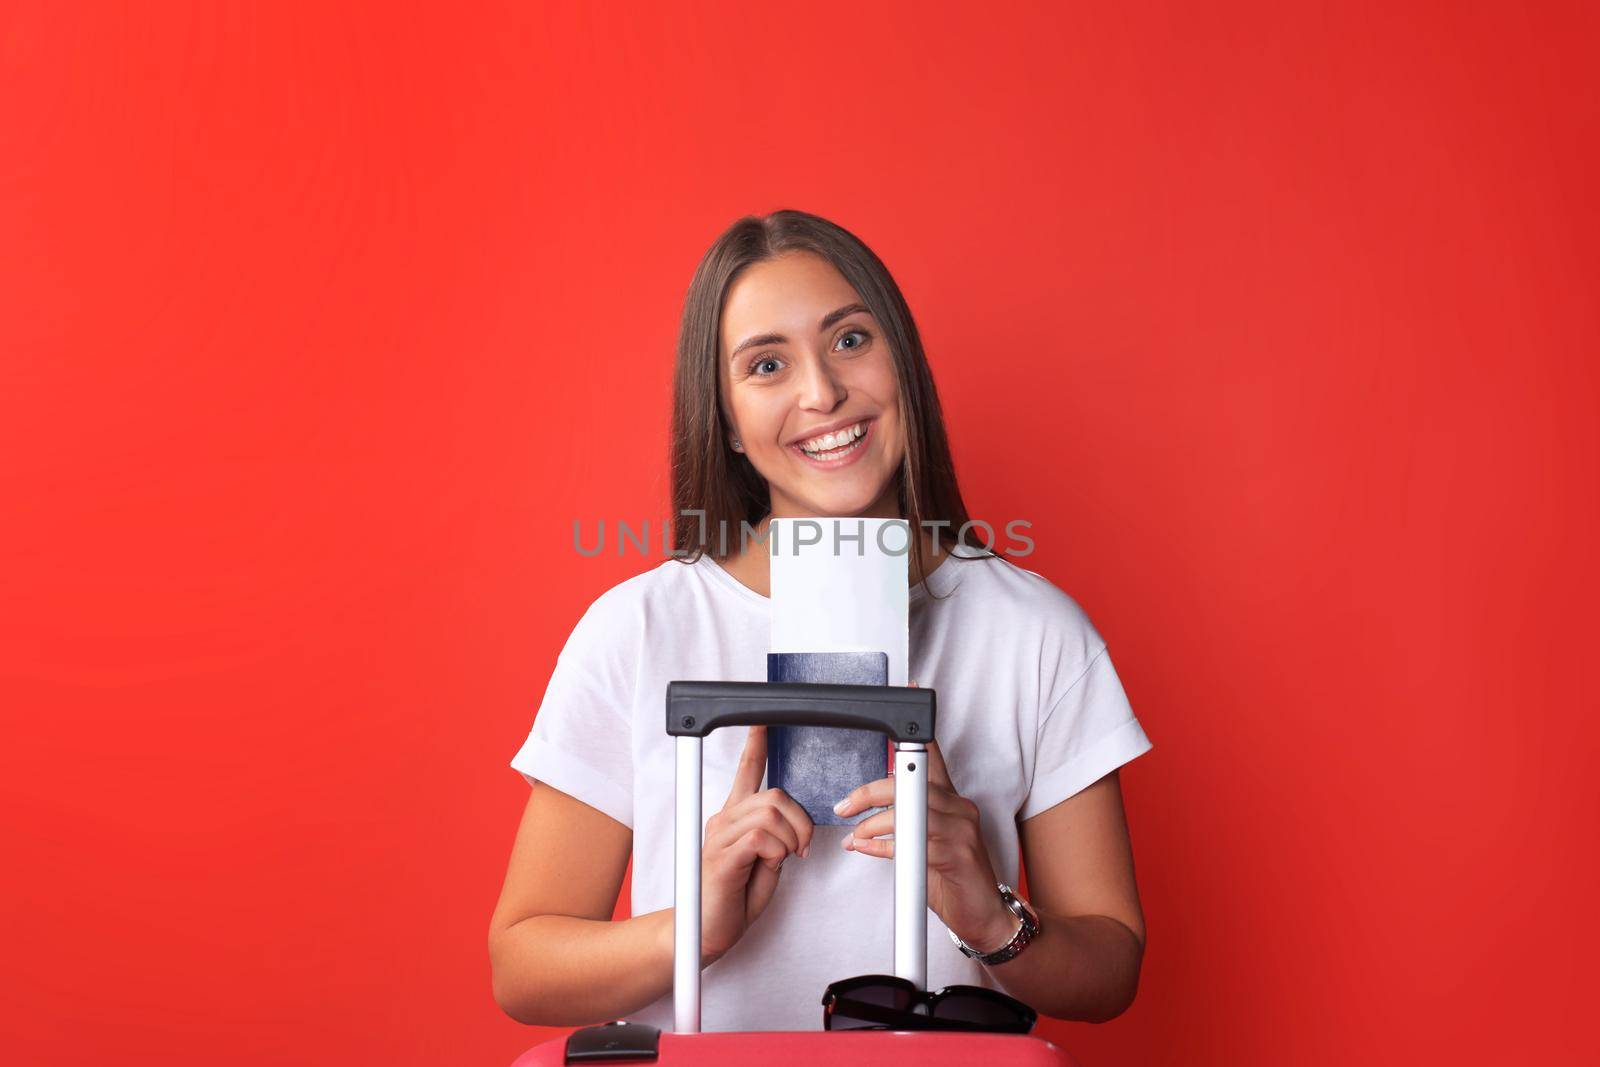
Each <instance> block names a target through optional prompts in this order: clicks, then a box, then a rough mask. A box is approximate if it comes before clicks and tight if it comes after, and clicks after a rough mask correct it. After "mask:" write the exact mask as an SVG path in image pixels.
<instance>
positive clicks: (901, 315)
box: [672, 211, 1000, 595]
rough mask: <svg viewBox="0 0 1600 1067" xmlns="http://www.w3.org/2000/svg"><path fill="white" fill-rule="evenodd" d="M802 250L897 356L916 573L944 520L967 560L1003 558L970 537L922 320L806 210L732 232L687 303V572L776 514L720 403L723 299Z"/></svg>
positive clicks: (677, 380)
mask: <svg viewBox="0 0 1600 1067" xmlns="http://www.w3.org/2000/svg"><path fill="white" fill-rule="evenodd" d="M795 251H806V252H812V253H815V254H816V255H819V256H821V257H822V258H824V259H826V260H827V261H828V262H830V263H832V264H833V266H834V268H835V269H837V270H838V272H839V273H840V274H841V275H843V276H844V280H845V281H847V282H849V283H850V285H851V286H852V287H853V288H854V289H855V291H856V292H857V293H858V294H859V295H860V297H861V302H862V303H863V304H865V305H866V306H867V310H868V311H870V312H871V313H872V316H873V317H874V318H875V319H877V320H878V325H879V327H880V328H881V329H882V330H883V332H884V335H885V336H884V340H885V342H886V343H887V344H888V345H889V350H890V352H891V353H892V355H893V359H894V368H895V378H896V380H897V382H898V383H899V387H900V410H901V413H902V418H903V420H904V424H905V458H904V460H903V461H902V462H901V465H900V470H899V471H898V472H897V473H896V475H895V485H896V489H897V491H898V497H899V508H900V515H901V517H902V518H904V519H905V520H906V521H907V522H908V523H909V524H910V532H911V535H912V536H911V546H912V552H913V553H914V556H913V559H914V560H915V571H914V573H916V574H918V575H924V572H923V566H924V563H925V560H924V555H923V547H922V540H923V539H922V537H921V533H922V531H923V530H925V529H926V528H927V527H925V526H924V523H925V522H931V521H937V520H940V519H943V520H945V521H946V522H948V523H949V524H950V526H949V532H950V533H951V535H952V536H957V535H959V540H960V541H961V543H962V544H964V545H966V546H967V547H969V548H976V549H981V550H984V555H983V556H977V557H963V556H956V557H955V558H957V559H972V558H987V557H988V556H994V553H993V551H992V549H991V548H990V546H988V545H985V544H983V543H982V542H981V541H977V540H976V539H975V536H974V535H975V530H973V529H971V528H969V529H967V530H965V531H963V530H962V527H963V526H964V525H965V524H966V523H967V522H968V515H967V508H966V504H965V503H963V501H962V499H961V487H960V486H959V484H957V481H956V468H955V463H954V462H953V461H952V460H951V458H950V442H949V439H948V438H947V436H946V435H945V429H944V414H943V412H942V411H941V410H940V407H939V394H938V391H937V390H936V389H935V388H934V385H933V372H932V371H931V370H930V369H929V368H928V359H927V356H926V354H925V353H924V352H923V350H922V339H921V338H920V337H919V336H918V335H917V325H916V322H915V321H914V320H913V319H912V317H911V309H910V308H909V307H908V306H907V305H906V301H905V297H904V296H902V295H901V293H900V287H899V286H898V285H896V284H895V282H894V278H893V277H892V276H891V275H890V274H889V270H888V268H887V267H885V266H884V265H883V262H882V261H881V260H880V259H878V257H877V256H876V255H875V254H873V252H872V250H871V249H870V248H868V247H867V246H866V245H865V244H863V243H862V242H861V240H860V239H859V238H857V237H856V236H855V235H854V234H852V233H850V232H849V231H847V230H845V229H844V228H843V227H841V226H839V225H837V224H835V223H832V222H829V221H828V220H827V219H824V218H821V217H819V216H817V215H811V214H807V213H806V212H804V211H774V212H773V213H772V214H770V215H767V216H764V217H761V216H756V215H746V216H745V217H744V218H741V219H739V220H738V221H737V222H735V223H734V224H733V225H732V226H729V227H728V228H727V229H726V230H725V231H723V233H722V235H721V236H720V237H718V238H717V239H716V241H714V242H713V243H712V245H711V247H710V248H709V249H707V251H706V254H705V255H704V256H703V257H702V258H701V260H700V264H699V266H697V267H696V268H695V272H694V278H693V280H691V281H690V283H689V292H688V294H687V295H686V296H685V298H684V303H683V319H682V322H681V323H680V325H679V330H678V360H677V368H676V370H675V372H674V374H673V389H672V511H673V557H674V558H676V559H679V560H681V561H683V562H685V563H693V562H695V561H696V560H698V559H699V558H700V556H701V555H702V554H709V555H711V557H712V558H713V559H723V558H725V557H726V556H727V555H728V554H729V553H731V552H732V551H734V548H733V546H730V545H726V544H724V546H723V547H724V551H722V552H721V553H718V552H717V551H716V550H715V549H714V548H713V547H712V544H713V543H715V542H719V541H720V540H721V539H720V538H719V537H717V536H715V535H710V534H708V531H713V530H716V531H720V530H725V529H726V530H732V531H734V536H735V540H736V542H737V535H738V533H739V532H741V531H742V530H743V529H744V527H743V526H740V523H746V524H748V525H749V526H750V527H751V528H754V527H755V526H756V525H757V524H758V523H759V522H760V521H761V519H762V518H763V517H764V516H765V515H766V514H767V512H769V511H770V510H771V509H772V501H771V493H770V491H769V489H768V486H767V481H766V479H765V478H763V477H762V476H761V474H760V472H759V471H757V470H756V469H755V467H754V466H753V465H752V464H751V462H750V460H749V458H748V457H747V456H745V455H744V454H743V453H739V452H735V451H734V450H733V449H732V448H731V447H730V446H729V444H728V436H729V434H728V430H729V427H728V426H727V424H726V422H725V420H724V417H723V412H722V404H721V403H720V379H719V376H718V363H719V352H720V341H719V337H720V334H721V326H722V304H723V300H724V298H725V297H726V296H727V293H728V289H729V287H730V286H732V285H733V283H734V281H735V280H736V279H737V278H738V277H739V275H740V273H741V272H742V271H743V270H744V269H745V268H746V267H748V266H750V264H752V263H759V262H761V261H763V260H768V259H772V258H774V257H776V256H779V255H782V254H783V253H785V252H795ZM695 512H704V518H703V520H698V519H696V518H694V517H692V516H693V513H695ZM686 519H687V521H686ZM702 521H703V525H702ZM719 524H720V525H719ZM992 533H993V531H992V529H991V536H992ZM941 537H942V534H941ZM994 558H997V559H998V558H1000V557H998V556H994ZM924 576H925V575H924ZM931 592H932V591H931V590H930V595H931Z"/></svg>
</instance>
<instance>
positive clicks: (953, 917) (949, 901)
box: [835, 741, 1017, 952]
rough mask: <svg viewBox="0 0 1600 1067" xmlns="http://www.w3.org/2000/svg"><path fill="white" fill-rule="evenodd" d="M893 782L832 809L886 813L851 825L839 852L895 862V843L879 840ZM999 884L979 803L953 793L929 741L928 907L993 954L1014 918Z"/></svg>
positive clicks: (887, 827)
mask: <svg viewBox="0 0 1600 1067" xmlns="http://www.w3.org/2000/svg"><path fill="white" fill-rule="evenodd" d="M893 804H894V778H893V777H892V776H891V777H888V778H879V779H878V780H877V781H873V782H868V783H866V784H865V785H860V786H857V787H856V788H855V789H852V790H851V791H850V793H849V795H848V796H846V797H845V798H844V800H843V801H842V802H841V804H840V806H839V807H837V808H836V809H835V811H837V813H838V814H839V815H841V816H848V815H852V814H854V813H855V812H858V811H861V810H862V809H864V808H871V807H877V806H880V805H881V806H887V807H888V808H889V810H888V811H880V812H879V813H878V814H876V815H873V816H871V817H870V818H866V819H863V820H861V821H860V822H858V823H856V824H855V826H853V827H852V828H851V829H852V831H853V832H852V833H851V834H849V835H847V836H846V837H845V839H844V848H845V849H846V850H848V851H853V852H859V853H861V854H862V855H864V856H877V857H879V858H880V859H893V858H894V842H893V841H879V840H876V838H877V837H878V836H879V835H880V834H888V833H893V832H894V808H893V806H892V805H893ZM998 881H999V879H998V878H996V877H995V874H994V866H993V864H991V863H990V862H989V850H988V849H987V848H985V847H984V844H983V833H982V832H981V830H980V824H979V820H978V805H977V804H975V803H973V802H972V801H970V800H968V799H967V798H966V797H964V796H962V795H961V794H960V793H957V792H956V789H955V786H954V785H952V784H951V782H950V772H949V769H948V768H947V767H946V766H945V762H944V756H943V754H942V753H940V751H939V744H938V742H936V741H930V742H929V743H928V907H930V908H932V909H933V911H934V914H936V915H938V916H939V918H940V919H941V920H943V921H944V924H945V926H947V927H949V928H950V929H951V930H954V931H955V933H956V936H957V937H959V938H961V939H962V940H963V941H965V942H966V943H967V944H969V945H971V946H972V947H973V948H975V949H978V950H979V951H984V952H992V951H994V950H995V949H997V948H999V947H1000V946H1001V945H1004V944H1005V943H1006V942H1007V941H1009V940H1010V939H1011V936H1012V934H1013V933H1015V931H1016V928H1017V919H1016V916H1014V915H1012V914H1011V912H1010V911H1009V910H1008V909H1007V908H1006V906H1005V902H1004V901H1002V900H1001V899H1000V891H999V890H998V889H997V888H996V887H995V886H996V883H997V882H998Z"/></svg>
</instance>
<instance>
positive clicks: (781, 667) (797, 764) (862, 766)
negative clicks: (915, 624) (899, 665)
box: [767, 652, 889, 826]
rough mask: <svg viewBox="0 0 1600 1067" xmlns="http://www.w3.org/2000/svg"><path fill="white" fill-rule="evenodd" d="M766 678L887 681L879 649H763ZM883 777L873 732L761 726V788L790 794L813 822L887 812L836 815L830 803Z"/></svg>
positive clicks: (878, 737)
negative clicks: (764, 774)
mask: <svg viewBox="0 0 1600 1067" xmlns="http://www.w3.org/2000/svg"><path fill="white" fill-rule="evenodd" d="M767 681H769V682H825V683H828V684H832V685H888V684H889V656H888V654H887V653H884V652H769V653H767ZM888 776H889V739H888V737H886V736H885V735H884V734H881V733H879V732H878V731H877V730H846V729H843V728H841V727H837V726H773V727H769V728H768V730H767V787H768V788H769V789H771V788H776V789H782V790H783V791H784V792H786V793H788V794H789V795H790V796H791V797H793V798H794V799H795V800H796V801H797V802H798V803H799V805H800V806H801V807H802V808H804V809H805V810H806V814H807V815H809V816H811V821H812V822H813V823H815V824H816V825H818V826H829V825H831V826H853V825H855V824H856V823H858V822H860V821H861V820H862V819H865V818H868V817H869V816H872V815H875V814H877V813H878V812H880V811H885V810H887V809H886V808H883V807H875V808H867V809H866V810H864V811H860V812H857V813H856V814H854V815H850V816H847V817H845V818H840V817H839V816H838V815H835V814H834V813H833V806H834V805H835V804H837V803H838V802H839V800H840V798H841V797H843V796H844V795H845V794H846V793H848V792H850V791H851V790H852V789H854V788H856V786H859V785H865V784H866V783H868V782H871V781H875V780H876V779H879V778H887V777H888Z"/></svg>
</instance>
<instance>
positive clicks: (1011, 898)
mask: <svg viewBox="0 0 1600 1067" xmlns="http://www.w3.org/2000/svg"><path fill="white" fill-rule="evenodd" d="M998 888H999V890H1000V899H1001V900H1002V901H1003V902H1004V903H1005V906H1006V908H1007V910H1009V911H1010V912H1011V914H1013V915H1015V916H1016V917H1017V919H1018V921H1019V925H1018V927H1017V932H1016V933H1015V934H1013V935H1012V936H1011V940H1010V941H1007V942H1006V943H1005V944H1004V945H1001V946H1000V947H999V948H997V949H995V950H994V951H993V952H987V953H985V952H979V951H978V950H977V949H975V948H973V947H972V946H971V945H969V944H967V943H966V942H965V941H963V940H961V938H959V937H957V936H956V932H955V931H954V930H948V929H947V930H946V932H947V933H949V935H950V940H952V941H954V942H955V944H956V947H957V948H958V949H960V950H961V951H962V953H963V954H964V955H966V956H968V957H970V958H972V959H975V960H977V961H978V962H979V963H982V964H984V965H985V966H991V967H992V966H993V965H995V964H997V963H1004V962H1006V961H1007V960H1009V959H1013V958H1015V957H1016V955H1017V954H1018V953H1020V952H1021V951H1022V950H1023V949H1024V948H1026V947H1027V946H1028V943H1029V942H1030V941H1032V940H1033V939H1034V938H1035V937H1038V936H1039V917H1038V915H1037V913H1035V912H1034V910H1033V909H1032V908H1031V907H1029V906H1028V904H1027V902H1026V901H1024V900H1022V899H1021V898H1020V897H1018V896H1017V895H1016V893H1015V892H1014V891H1013V890H1012V888H1011V887H1010V886H1008V885H1006V884H1005V883H1004V882H1001V883H998Z"/></svg>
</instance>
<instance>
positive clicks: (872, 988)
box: [829, 983, 914, 1030]
mask: <svg viewBox="0 0 1600 1067" xmlns="http://www.w3.org/2000/svg"><path fill="white" fill-rule="evenodd" d="M913 995H914V994H913V993H912V991H911V990H910V989H907V988H905V987H904V986H898V985H890V984H880V983H868V984H864V985H859V986H856V987H854V988H849V987H843V988H840V989H838V991H837V992H836V995H835V998H834V1002H833V1014H832V1015H831V1016H830V1019H829V1021H830V1026H829V1029H832V1030H862V1029H866V1028H870V1027H876V1028H878V1029H882V1028H883V1027H884V1025H885V1023H884V1021H883V1020H882V1019H880V1018H876V1017H875V1016H876V1015H877V1014H878V1012H875V1011H873V1010H872V1009H874V1008H876V1009H879V1010H880V1011H896V1012H903V1011H907V1010H909V1009H910V1007H911V1002H912V997H913ZM862 1009H865V1010H864V1011H863V1010H862Z"/></svg>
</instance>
